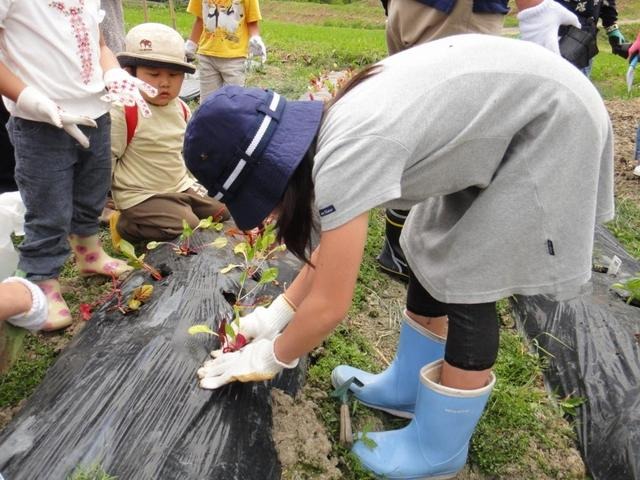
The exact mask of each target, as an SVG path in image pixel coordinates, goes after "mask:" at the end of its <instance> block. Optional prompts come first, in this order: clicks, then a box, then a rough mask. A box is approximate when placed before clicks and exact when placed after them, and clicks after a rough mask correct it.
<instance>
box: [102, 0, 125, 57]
mask: <svg viewBox="0 0 640 480" xmlns="http://www.w3.org/2000/svg"><path fill="white" fill-rule="evenodd" d="M101 6H102V9H103V10H104V20H103V21H102V24H101V25H100V31H101V32H102V36H103V37H104V43H106V44H107V47H109V49H110V50H111V51H112V52H114V53H118V52H123V51H124V34H125V32H124V12H123V9H122V0H102V3H101Z"/></svg>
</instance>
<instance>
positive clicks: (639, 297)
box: [611, 275, 640, 303]
mask: <svg viewBox="0 0 640 480" xmlns="http://www.w3.org/2000/svg"><path fill="white" fill-rule="evenodd" d="M611 287H613V288H618V289H620V290H624V291H625V292H627V293H628V295H629V296H628V297H627V303H631V302H633V301H634V300H636V301H640V275H639V276H636V277H632V278H629V279H627V280H625V281H624V282H617V283H614V284H613V285H611Z"/></svg>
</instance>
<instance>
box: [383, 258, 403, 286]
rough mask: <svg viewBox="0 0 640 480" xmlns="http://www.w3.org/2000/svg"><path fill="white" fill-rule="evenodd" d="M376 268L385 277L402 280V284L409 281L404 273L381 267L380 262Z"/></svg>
mask: <svg viewBox="0 0 640 480" xmlns="http://www.w3.org/2000/svg"><path fill="white" fill-rule="evenodd" d="M378 268H380V270H382V271H383V272H384V273H386V274H387V275H390V276H392V277H395V278H397V279H398V280H402V281H403V282H408V281H409V275H408V274H406V273H404V272H399V271H398V270H394V269H392V268H389V267H387V266H385V265H383V264H382V263H380V262H378Z"/></svg>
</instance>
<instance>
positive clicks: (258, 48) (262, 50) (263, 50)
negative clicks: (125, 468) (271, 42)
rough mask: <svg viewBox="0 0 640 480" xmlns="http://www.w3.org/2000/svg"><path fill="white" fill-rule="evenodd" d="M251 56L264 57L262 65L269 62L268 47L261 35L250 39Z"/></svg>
mask: <svg viewBox="0 0 640 480" xmlns="http://www.w3.org/2000/svg"><path fill="white" fill-rule="evenodd" d="M249 55H251V56H254V57H262V63H264V62H266V61H267V47H265V45H264V42H263V41H262V37H260V35H254V36H253V37H251V38H250V39H249Z"/></svg>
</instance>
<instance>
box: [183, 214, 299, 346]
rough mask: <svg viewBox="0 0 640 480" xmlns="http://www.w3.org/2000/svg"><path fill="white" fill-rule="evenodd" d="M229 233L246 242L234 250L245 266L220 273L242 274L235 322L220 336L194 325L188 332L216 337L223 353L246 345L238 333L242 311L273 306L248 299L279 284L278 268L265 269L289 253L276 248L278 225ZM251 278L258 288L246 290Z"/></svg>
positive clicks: (225, 323)
mask: <svg viewBox="0 0 640 480" xmlns="http://www.w3.org/2000/svg"><path fill="white" fill-rule="evenodd" d="M226 233H227V234H228V235H232V236H236V235H241V236H242V238H243V240H242V241H241V242H239V243H238V244H236V246H235V247H234V249H233V251H234V253H235V254H236V255H238V256H240V257H241V258H242V262H241V263H232V264H229V265H227V266H226V267H224V268H223V269H221V270H220V273H225V274H226V273H229V272H231V271H233V270H236V269H238V270H241V273H240V278H239V280H238V283H239V285H240V286H239V287H238V292H237V294H236V296H235V302H234V304H233V319H232V320H231V322H229V321H228V320H227V319H223V320H222V321H221V322H220V325H219V327H218V331H217V332H214V331H213V330H211V329H210V328H209V327H208V326H206V325H194V326H192V327H191V328H190V329H189V333H191V334H198V333H207V334H213V335H216V336H217V337H218V338H219V339H220V345H221V349H222V352H223V353H227V352H233V351H236V350H239V349H241V348H242V347H244V346H245V345H246V344H247V340H246V338H244V336H243V335H242V334H239V333H237V332H238V330H239V329H240V319H241V313H242V310H244V309H247V308H253V307H256V306H261V305H268V304H269V303H270V302H271V297H269V296H266V295H262V296H258V297H256V298H255V299H254V300H253V301H251V302H249V300H248V299H249V298H251V295H252V294H253V292H254V291H255V290H256V289H257V288H259V287H260V286H263V285H266V284H269V283H277V279H278V268H277V267H269V268H265V266H266V264H267V261H268V260H270V259H272V258H273V257H274V256H275V254H276V253H278V252H282V251H284V250H286V247H285V246H284V245H282V244H277V236H276V233H275V224H274V223H272V222H267V223H265V224H264V226H263V227H262V228H261V229H255V230H252V231H250V232H241V231H239V230H236V229H229V230H228V231H227V232H226ZM225 240H226V239H225ZM214 243H216V242H214ZM225 245H226V243H225ZM222 246H224V245H221V246H220V247H219V248H222ZM249 278H252V279H253V280H254V281H255V282H256V284H255V285H254V286H253V287H252V288H251V289H249V290H246V282H247V280H248V279H249Z"/></svg>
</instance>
